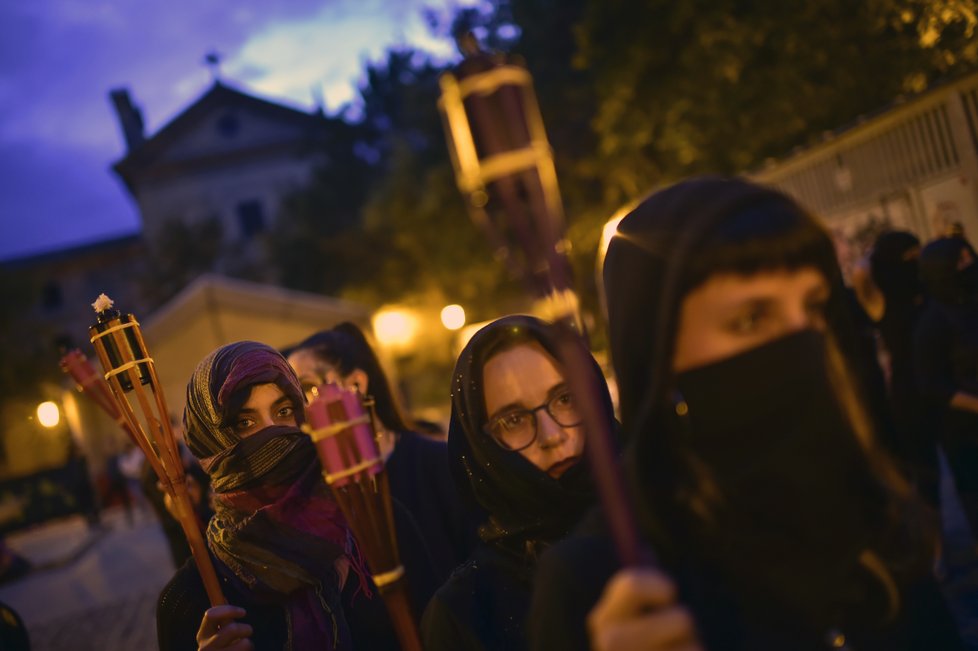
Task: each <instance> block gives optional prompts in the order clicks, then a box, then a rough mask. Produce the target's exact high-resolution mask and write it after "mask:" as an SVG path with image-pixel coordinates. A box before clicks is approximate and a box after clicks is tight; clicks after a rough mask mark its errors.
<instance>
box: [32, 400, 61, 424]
mask: <svg viewBox="0 0 978 651" xmlns="http://www.w3.org/2000/svg"><path fill="white" fill-rule="evenodd" d="M37 422H39V423H40V424H41V425H43V426H44V427H48V428H51V427H57V426H58V423H60V422H61V410H59V409H58V405H57V404H56V403H54V402H51V401H50V400H45V401H44V402H42V403H41V404H39V405H38V406H37Z"/></svg>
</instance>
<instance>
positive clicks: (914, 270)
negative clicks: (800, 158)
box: [869, 231, 940, 509]
mask: <svg viewBox="0 0 978 651" xmlns="http://www.w3.org/2000/svg"><path fill="white" fill-rule="evenodd" d="M919 247H920V240H918V239H917V237H916V236H915V235H913V234H912V233H908V232H906V231H888V232H885V233H882V234H881V235H880V236H879V237H878V238H877V239H876V242H875V243H874V244H873V251H872V252H871V253H870V256H869V262H870V271H871V273H872V277H873V282H874V283H875V284H876V286H877V287H878V288H879V290H880V293H881V294H882V296H883V309H884V311H883V315H882V317H880V320H879V321H878V322H877V323H875V324H874V325H875V328H876V330H877V331H878V332H879V338H880V340H881V342H882V346H883V348H884V349H885V350H886V353H887V356H888V357H889V367H890V376H889V386H888V391H887V410H888V412H889V415H890V417H891V420H892V426H893V427H892V431H893V432H894V436H893V437H892V440H889V439H884V440H883V442H884V443H886V444H889V445H888V447H889V448H890V451H891V452H892V453H893V455H894V456H895V457H896V458H897V459H898V460H899V461H900V463H901V465H902V467H903V470H904V471H905V472H906V474H907V475H908V476H909V477H910V479H911V480H912V481H913V482H914V483H915V484H916V486H917V490H918V492H919V493H920V496H921V497H923V498H924V499H925V500H926V501H927V503H928V504H930V505H931V506H932V507H933V508H935V509H938V508H939V507H940V467H939V463H938V456H937V432H936V430H935V428H934V426H933V423H932V422H931V420H930V419H928V417H927V410H926V407H925V404H924V401H923V399H922V398H921V395H920V391H919V390H918V389H917V381H916V378H915V377H914V368H913V337H914V329H915V328H916V327H917V322H918V321H919V320H920V315H921V313H922V312H923V308H924V294H923V286H922V284H921V281H920V272H919V265H918V253H919Z"/></svg>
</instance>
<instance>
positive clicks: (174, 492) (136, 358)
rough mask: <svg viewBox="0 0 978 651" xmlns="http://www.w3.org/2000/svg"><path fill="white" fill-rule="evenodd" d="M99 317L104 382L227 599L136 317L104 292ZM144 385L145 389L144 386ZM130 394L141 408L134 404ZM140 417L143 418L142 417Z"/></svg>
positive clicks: (214, 595)
mask: <svg viewBox="0 0 978 651" xmlns="http://www.w3.org/2000/svg"><path fill="white" fill-rule="evenodd" d="M93 307H94V308H95V311H96V312H97V315H98V318H97V322H96V324H95V325H93V326H92V327H91V328H89V333H90V334H91V342H92V345H93V346H94V347H95V352H96V354H97V355H98V358H99V361H100V363H101V365H102V369H103V370H104V371H105V381H106V382H107V383H108V386H109V388H110V390H111V393H112V396H113V398H114V399H115V403H116V406H117V407H118V409H119V413H120V415H121V418H122V419H123V422H124V423H125V425H124V427H125V429H126V430H127V432H129V433H131V435H132V438H133V440H134V441H135V442H136V444H137V445H138V446H139V448H140V449H141V450H142V451H143V454H145V455H146V460H147V461H148V462H149V463H150V465H151V466H152V467H153V470H154V471H155V472H156V474H157V476H158V477H159V478H160V483H161V484H162V485H163V490H164V491H165V492H166V494H167V495H168V496H169V497H170V499H171V500H172V502H173V505H174V511H175V513H174V517H176V519H177V521H178V522H179V523H180V527H181V528H182V529H183V533H184V535H185V536H186V537H187V543H188V545H189V547H190V552H191V554H192V555H193V559H194V562H195V563H196V565H197V571H198V572H199V573H200V578H201V580H202V581H203V584H204V589H205V590H206V591H207V597H208V599H209V600H210V602H211V605H212V606H220V605H223V604H226V603H227V600H226V599H225V598H224V594H223V593H222V592H221V585H220V581H219V580H218V577H217V573H216V572H215V570H214V564H213V562H212V561H211V557H210V554H209V553H208V551H207V545H206V543H205V542H204V538H203V535H202V534H201V526H200V520H199V518H198V517H197V515H196V513H195V511H194V508H193V504H192V503H191V501H190V496H189V494H188V493H187V482H186V476H185V473H184V469H183V463H182V461H181V459H180V451H179V447H178V445H177V441H176V436H175V435H174V433H173V430H172V428H171V427H170V418H169V411H168V410H167V407H166V399H165V397H164V395H163V390H162V387H161V385H160V381H159V378H158V377H157V375H156V363H155V361H154V360H153V358H152V357H150V356H149V354H148V353H147V350H146V343H145V341H143V335H142V331H141V330H140V328H139V322H138V321H136V319H135V317H133V315H131V314H126V315H122V314H120V313H119V311H118V310H113V309H112V301H111V299H109V298H108V297H107V296H105V294H102V295H101V296H99V299H98V300H96V301H95V303H93ZM147 387H148V388H147ZM133 396H134V397H135V402H136V404H137V405H138V406H139V412H137V411H136V409H134V407H133V404H132V399H133ZM140 416H141V417H140Z"/></svg>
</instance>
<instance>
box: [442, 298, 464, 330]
mask: <svg viewBox="0 0 978 651" xmlns="http://www.w3.org/2000/svg"><path fill="white" fill-rule="evenodd" d="M441 324H442V325H443V326H445V328H446V329H448V330H458V329H459V328H461V327H462V326H464V325H465V309H464V308H462V306H461V305H456V304H452V305H446V306H445V307H443V308H442V310H441Z"/></svg>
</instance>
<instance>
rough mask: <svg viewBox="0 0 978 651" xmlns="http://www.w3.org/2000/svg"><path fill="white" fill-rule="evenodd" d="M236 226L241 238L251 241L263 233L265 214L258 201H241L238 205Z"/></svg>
mask: <svg viewBox="0 0 978 651" xmlns="http://www.w3.org/2000/svg"><path fill="white" fill-rule="evenodd" d="M238 224H239V225H240V227H241V236H242V237H243V238H245V239H246V240H247V239H251V238H252V237H254V236H255V235H258V234H259V233H263V232H264V231H265V214H264V211H263V210H262V207H261V202H260V201H242V202H241V203H239V204H238Z"/></svg>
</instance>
